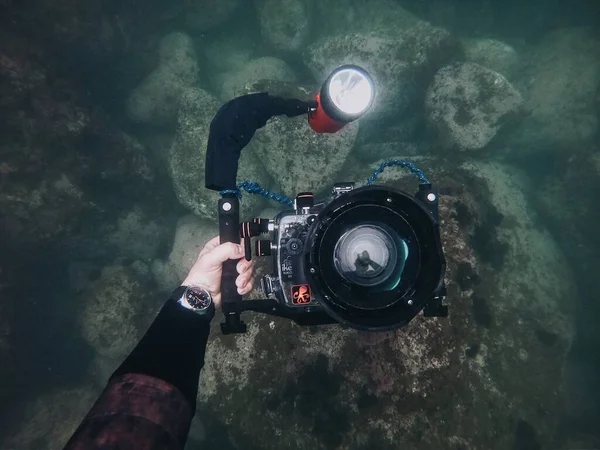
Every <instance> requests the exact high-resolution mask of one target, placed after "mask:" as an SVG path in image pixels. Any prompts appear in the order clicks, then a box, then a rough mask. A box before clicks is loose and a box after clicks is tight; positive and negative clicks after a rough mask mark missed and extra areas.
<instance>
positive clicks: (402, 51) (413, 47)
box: [304, 25, 462, 120]
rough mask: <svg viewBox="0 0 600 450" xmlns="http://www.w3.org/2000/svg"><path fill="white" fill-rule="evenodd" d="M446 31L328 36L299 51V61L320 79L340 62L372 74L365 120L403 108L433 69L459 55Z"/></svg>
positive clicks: (428, 29) (425, 27) (425, 28)
mask: <svg viewBox="0 0 600 450" xmlns="http://www.w3.org/2000/svg"><path fill="white" fill-rule="evenodd" d="M461 51H462V50H461V48H460V44H459V43H458V41H457V40H456V39H454V38H453V37H452V36H451V35H450V34H449V33H448V32H447V31H445V30H442V29H440V28H434V27H431V26H429V25H419V26H416V27H414V28H411V29H409V30H406V31H403V32H402V33H399V34H398V35H397V36H395V37H393V38H390V37H379V36H373V35H368V34H351V35H339V36H334V37H328V38H325V39H322V40H321V41H319V42H317V43H315V44H313V45H311V46H310V47H308V49H307V50H306V51H305V52H304V62H305V64H306V65H307V67H309V69H310V70H311V72H312V74H313V75H314V77H315V79H316V80H317V81H318V82H319V83H322V82H323V81H324V80H325V79H326V78H327V76H328V75H329V74H330V73H331V72H332V71H333V70H334V69H335V68H337V67H338V66H340V65H342V64H356V65H358V66H361V67H363V68H364V69H366V70H367V71H368V72H369V73H370V75H371V76H372V77H373V81H374V83H375V88H376V97H375V103H374V105H373V107H372V108H371V110H370V111H369V112H368V113H367V114H366V115H365V119H366V118H368V117H370V118H372V119H377V120H380V119H381V118H382V116H388V117H389V116H397V115H398V114H401V113H403V112H404V111H405V110H406V109H407V108H408V106H409V105H410V104H411V102H414V101H415V100H416V99H417V98H419V96H420V95H421V94H422V91H423V90H424V89H425V88H426V87H427V85H428V83H429V81H430V79H431V78H432V77H433V75H434V74H435V72H436V71H437V70H438V69H439V68H440V67H442V66H444V65H445V64H447V63H449V62H451V61H453V60H454V59H456V58H459V57H460V56H461V54H462V53H461Z"/></svg>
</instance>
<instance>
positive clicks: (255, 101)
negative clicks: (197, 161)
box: [205, 92, 317, 191]
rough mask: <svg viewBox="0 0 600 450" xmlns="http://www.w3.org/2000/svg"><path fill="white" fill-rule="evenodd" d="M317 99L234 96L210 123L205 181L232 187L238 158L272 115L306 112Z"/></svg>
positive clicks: (218, 186)
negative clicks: (304, 100) (308, 100)
mask: <svg viewBox="0 0 600 450" xmlns="http://www.w3.org/2000/svg"><path fill="white" fill-rule="evenodd" d="M316 106H317V102H316V101H315V102H303V101H300V100H296V99H285V98H280V97H274V96H272V95H269V94H267V93H266V92H262V93H259V94H249V95H244V96H242V97H237V98H234V99H233V100H231V101H229V102H227V103H225V104H224V105H223V106H222V107H221V108H220V109H219V111H218V112H217V114H216V115H215V117H214V119H213V121H212V122H211V124H210V135H209V137H208V148H207V152H206V170H205V185H206V187H207V188H208V189H212V190H215V191H221V190H224V189H235V187H236V177H237V170H238V161H239V159H240V155H241V153H242V149H243V148H244V147H245V146H246V145H248V143H249V142H250V140H251V139H252V136H254V133H255V132H256V130H258V129H259V128H262V127H264V126H265V124H266V123H267V121H268V120H269V119H270V118H271V117H273V116H278V115H282V114H285V115H286V116H288V117H295V116H300V115H302V114H307V113H308V111H309V109H310V108H315V107H316Z"/></svg>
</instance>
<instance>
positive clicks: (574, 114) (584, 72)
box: [507, 28, 600, 158]
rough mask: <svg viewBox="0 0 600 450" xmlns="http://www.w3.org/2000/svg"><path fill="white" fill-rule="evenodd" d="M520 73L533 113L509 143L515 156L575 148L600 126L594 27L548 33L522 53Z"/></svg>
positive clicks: (599, 59) (599, 52)
mask: <svg viewBox="0 0 600 450" xmlns="http://www.w3.org/2000/svg"><path fill="white" fill-rule="evenodd" d="M523 61H524V65H525V67H524V68H523V70H522V71H521V73H520V74H519V75H520V78H521V84H522V85H523V95H524V97H525V101H526V107H527V109H528V111H529V112H530V114H529V116H528V117H526V118H525V119H524V120H523V121H522V124H521V126H520V127H519V129H518V130H516V131H515V133H514V135H513V136H511V138H510V139H509V141H508V143H507V147H509V148H508V150H509V151H510V156H513V157H516V158H518V157H520V156H529V155H537V154H540V155H541V154H548V152H571V151H572V149H573V148H581V147H584V146H586V145H588V144H589V143H590V142H591V141H592V140H593V138H594V136H595V135H596V132H597V130H598V117H597V114H596V110H597V107H598V103H597V100H596V98H597V97H596V96H597V90H598V88H599V87H600V40H598V39H597V37H595V35H594V33H593V31H592V30H588V29H582V28H567V29H562V30H558V31H555V32H553V33H550V34H549V35H547V36H546V37H545V38H544V39H543V40H542V41H541V42H540V43H539V44H538V45H537V46H535V47H533V48H531V50H530V52H528V54H526V55H524V57H523Z"/></svg>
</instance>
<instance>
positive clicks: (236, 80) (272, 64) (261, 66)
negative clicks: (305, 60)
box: [213, 56, 296, 102]
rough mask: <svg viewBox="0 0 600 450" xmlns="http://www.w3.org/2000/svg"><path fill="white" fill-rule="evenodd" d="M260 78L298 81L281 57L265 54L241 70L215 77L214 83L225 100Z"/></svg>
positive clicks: (236, 94)
mask: <svg viewBox="0 0 600 450" xmlns="http://www.w3.org/2000/svg"><path fill="white" fill-rule="evenodd" d="M260 80H275V81H288V82H293V81H296V74H295V73H294V71H293V70H292V69H291V68H290V66H288V65H287V63H286V62H285V61H282V60H281V59H277V58H273V57H270V56H265V57H263V58H258V59H254V60H252V61H250V62H249V63H248V64H246V65H244V66H243V67H242V68H240V69H239V70H233V71H231V72H226V73H224V74H221V75H218V76H216V77H214V79H213V83H214V85H215V86H216V89H217V90H218V92H220V98H221V100H223V101H224V102H226V101H229V100H231V99H233V98H235V97H237V96H238V95H240V93H241V91H242V90H243V88H244V86H246V84H248V83H252V82H256V81H260Z"/></svg>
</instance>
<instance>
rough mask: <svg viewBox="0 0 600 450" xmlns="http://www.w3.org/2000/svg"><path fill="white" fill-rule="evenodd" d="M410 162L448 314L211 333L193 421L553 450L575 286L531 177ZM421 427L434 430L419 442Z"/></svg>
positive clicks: (257, 319)
mask: <svg viewBox="0 0 600 450" xmlns="http://www.w3.org/2000/svg"><path fill="white" fill-rule="evenodd" d="M398 156H401V155H398ZM419 165H420V166H422V168H423V169H425V170H426V174H427V175H429V176H430V178H431V179H432V180H434V181H435V182H436V185H438V186H439V187H440V188H441V189H443V191H444V192H447V193H448V194H447V195H444V196H442V197H441V198H440V202H441V203H440V220H441V238H442V243H443V246H444V248H445V253H446V259H447V263H448V270H447V276H446V283H447V286H448V304H449V305H450V316H449V317H448V318H445V319H431V318H424V317H422V316H418V317H417V318H415V320H413V321H412V322H411V323H410V325H409V326H408V327H406V328H405V329H403V330H399V331H395V332H389V333H361V332H357V331H354V330H350V329H346V328H342V327H339V326H323V327H299V326H296V325H294V324H293V323H291V322H289V321H287V320H285V319H279V318H273V317H268V316H261V315H251V314H246V315H245V317H244V320H245V321H246V323H247V324H248V332H247V333H246V334H244V335H239V336H236V337H233V336H220V335H218V332H215V334H214V335H213V336H212V337H211V339H213V340H212V341H211V342H212V344H213V345H211V346H210V347H209V349H208V350H207V354H206V365H205V367H204V369H203V372H202V374H201V383H200V385H201V389H200V391H199V400H200V404H199V411H200V413H201V414H202V413H204V415H203V417H212V418H214V417H220V418H223V419H222V420H223V421H224V422H225V425H226V428H227V430H228V432H229V433H231V439H232V440H233V441H234V442H235V441H236V440H241V439H243V440H244V443H245V445H247V446H250V447H251V446H256V447H259V448H264V449H271V448H273V449H275V448H286V447H288V446H291V447H295V448H453V447H457V448H459V447H462V448H469V449H478V448H489V449H491V450H495V449H498V450H500V449H506V448H513V447H514V441H515V435H520V434H522V433H521V431H522V430H523V429H525V430H528V431H530V433H529V435H530V436H533V438H532V439H533V440H534V441H537V442H534V443H535V444H539V448H553V447H556V445H555V444H556V443H555V442H554V436H555V429H556V426H557V424H558V423H559V420H560V418H561V417H562V413H563V409H562V407H563V405H562V400H561V395H560V392H561V389H562V384H563V373H564V366H565V363H566V359H567V355H568V353H569V349H570V345H571V341H572V338H573V321H574V317H573V314H574V311H573V306H574V304H573V301H574V298H573V291H572V289H573V286H572V278H571V274H570V273H569V269H568V267H567V266H566V265H565V264H564V262H562V255H561V252H560V250H559V249H558V247H557V246H556V243H555V242H554V241H552V239H551V238H550V235H549V234H548V232H547V231H546V230H544V229H543V228H541V227H540V226H539V223H537V222H535V220H536V219H535V217H534V216H533V213H532V210H531V209H530V208H529V207H528V204H527V201H526V195H527V192H528V190H527V181H526V179H523V178H522V177H521V174H519V173H516V172H515V171H514V170H513V169H512V168H510V167H506V166H501V165H494V164H481V163H480V164H476V165H471V166H468V167H466V166H465V167H462V168H461V167H447V164H446V165H445V166H442V165H441V161H440V160H437V159H433V158H429V159H426V158H420V159H419ZM373 167H375V165H373V166H372V167H365V166H360V167H354V171H355V172H354V174H353V175H354V176H353V177H351V178H355V179H364V178H365V177H366V176H367V174H368V173H370V172H371V171H372V170H373ZM442 167H444V168H442ZM348 175H352V174H351V173H348ZM380 180H381V182H382V183H385V184H388V185H391V186H394V187H397V188H402V189H405V190H406V189H408V191H409V192H413V191H414V190H415V188H416V182H415V181H414V177H412V176H409V175H405V172H402V171H395V170H393V169H389V170H386V171H385V172H384V173H383V174H382V176H381V178H380ZM502 217H503V218H502ZM534 224H535V226H534ZM514 280H518V281H514ZM547 336H550V337H551V338H550V339H547ZM282 369H283V370H282ZM539 371H543V373H544V374H545V376H544V377H542V378H540V377H538V376H536V374H537V373H539ZM250 387H252V389H250ZM265 411H267V414H265ZM209 412H210V414H208V413H209ZM315 418H317V419H315ZM211 420H214V419H208V421H207V422H206V423H205V425H206V430H207V433H208V434H207V440H209V441H210V439H211V431H210V430H211V429H212V425H215V426H216V423H215V424H213V423H211ZM321 422H323V423H335V424H336V426H335V427H330V426H327V427H323V428H321V427H320V426H319V425H318V423H321ZM288 423H294V426H293V427H289V426H286V425H282V424H288ZM426 424H438V425H435V426H432V427H431V428H429V431H428V432H427V433H423V427H424V426H427V425H426ZM439 424H443V426H442V425H439ZM499 424H502V426H501V427H499ZM475 429H476V430H477V432H475V433H473V430H475ZM267 431H268V432H267Z"/></svg>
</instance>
